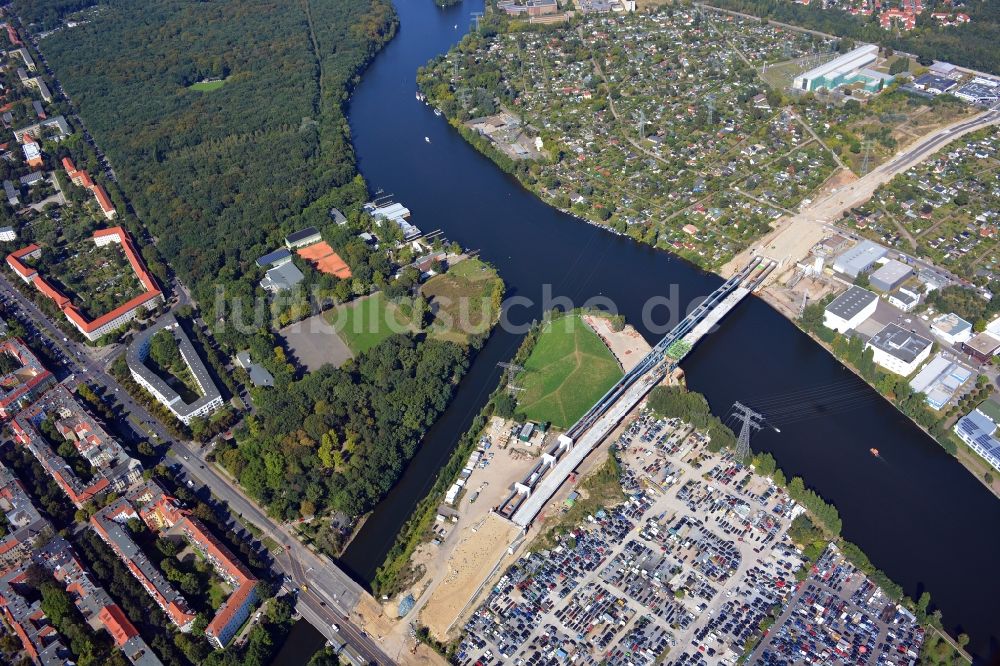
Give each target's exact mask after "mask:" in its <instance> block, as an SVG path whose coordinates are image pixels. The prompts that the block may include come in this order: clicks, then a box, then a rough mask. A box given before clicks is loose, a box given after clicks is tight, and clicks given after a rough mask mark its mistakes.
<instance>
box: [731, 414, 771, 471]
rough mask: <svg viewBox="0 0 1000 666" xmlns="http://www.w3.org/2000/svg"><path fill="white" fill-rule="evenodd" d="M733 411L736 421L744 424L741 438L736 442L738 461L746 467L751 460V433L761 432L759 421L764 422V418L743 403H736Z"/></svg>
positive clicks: (741, 428)
mask: <svg viewBox="0 0 1000 666" xmlns="http://www.w3.org/2000/svg"><path fill="white" fill-rule="evenodd" d="M733 411H734V412H736V413H735V417H736V420H738V421H742V422H743V425H742V426H740V435H739V438H738V439H737V441H736V460H737V461H738V462H739V463H740V464H742V465H746V464H748V462H749V460H750V431H751V430H760V423H758V421H763V420H764V417H763V415H761V414H758V413H757V412H755V411H754V410H752V409H750V408H749V407H747V406H746V405H744V404H743V403H742V402H736V403H734V404H733Z"/></svg>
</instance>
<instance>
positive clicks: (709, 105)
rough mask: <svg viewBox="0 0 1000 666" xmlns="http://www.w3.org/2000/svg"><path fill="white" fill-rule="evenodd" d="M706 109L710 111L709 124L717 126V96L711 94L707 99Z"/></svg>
mask: <svg viewBox="0 0 1000 666" xmlns="http://www.w3.org/2000/svg"><path fill="white" fill-rule="evenodd" d="M705 108H707V109H708V124H709V125H714V124H715V94H714V93H713V94H710V95H708V96H706V97H705Z"/></svg>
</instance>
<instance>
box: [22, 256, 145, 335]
mask: <svg viewBox="0 0 1000 666" xmlns="http://www.w3.org/2000/svg"><path fill="white" fill-rule="evenodd" d="M31 264H32V267H33V268H36V269H37V270H38V271H39V272H40V273H41V274H42V275H44V276H45V277H46V279H48V280H50V281H51V282H52V283H53V285H54V286H56V287H57V288H58V289H60V291H62V292H63V293H64V294H66V296H67V297H68V298H69V299H70V300H72V301H73V303H75V304H77V306H78V307H79V308H80V310H81V312H82V313H83V315H84V316H86V317H87V318H88V319H96V318H97V317H99V316H101V315H103V314H104V313H106V312H110V311H111V310H114V309H115V308H116V307H118V306H119V305H122V304H123V303H127V302H128V301H130V300H132V299H133V298H135V297H136V296H139V295H140V294H142V293H143V292H144V291H145V288H144V287H143V284H142V282H140V281H139V278H138V276H137V275H136V273H135V271H134V270H133V269H132V266H131V265H130V264H129V261H128V257H126V256H125V251H124V250H123V249H122V247H121V245H120V244H118V243H109V244H107V245H104V246H97V245H95V244H94V241H93V240H91V239H90V238H87V239H85V240H80V241H76V242H69V243H65V244H63V245H60V246H58V247H55V248H51V249H49V248H44V249H43V250H42V252H41V256H40V257H38V258H37V259H36V260H34V261H33V262H31Z"/></svg>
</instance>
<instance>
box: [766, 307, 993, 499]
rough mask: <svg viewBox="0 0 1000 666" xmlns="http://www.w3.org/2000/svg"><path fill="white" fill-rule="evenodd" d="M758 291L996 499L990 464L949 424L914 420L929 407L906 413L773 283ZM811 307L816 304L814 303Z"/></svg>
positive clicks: (986, 396)
mask: <svg viewBox="0 0 1000 666" xmlns="http://www.w3.org/2000/svg"><path fill="white" fill-rule="evenodd" d="M760 295H761V297H762V300H764V302H766V303H768V305H770V306H771V307H773V308H774V309H775V310H777V311H778V312H780V313H781V314H783V315H784V316H785V317H786V318H788V320H789V321H791V322H792V323H793V324H795V326H796V327H797V328H798V329H799V330H800V331H802V332H803V333H805V334H806V335H808V336H809V337H810V338H812V340H813V342H815V343H816V344H818V345H819V346H820V347H822V348H823V349H824V350H825V351H826V352H827V353H828V354H830V355H831V356H832V357H833V358H835V359H836V360H837V362H838V363H840V364H841V365H843V366H844V367H845V368H847V369H848V370H850V371H851V372H852V373H854V375H855V376H857V377H858V378H859V379H861V380H862V381H863V382H865V383H866V384H867V385H868V386H869V387H871V389H872V390H873V391H875V392H876V393H877V394H878V395H879V396H880V397H881V398H882V399H884V400H885V401H886V402H888V403H889V404H890V405H892V407H893V409H895V410H897V411H898V412H899V413H900V414H901V415H902V416H904V417H905V418H907V419H908V420H909V421H910V422H911V423H912V424H913V425H915V426H916V427H917V428H920V429H921V430H922V431H923V432H924V433H926V434H927V436H928V437H930V438H931V439H933V440H935V441H936V442H938V444H939V445H940V446H941V448H942V449H944V450H945V451H946V452H947V453H948V454H949V455H950V456H951V457H952V458H955V459H956V460H957V461H958V462H959V463H960V464H961V465H962V466H963V467H965V469H967V470H968V471H969V472H970V473H971V474H972V476H973V477H974V478H975V479H976V480H977V481H979V483H980V484H982V485H983V487H985V488H986V489H987V490H989V491H990V492H991V493H992V494H993V495H994V496H995V497H997V499H1000V487H998V486H1000V484H998V481H997V480H996V479H993V481H992V482H988V481H987V480H986V478H985V474H986V473H990V477H991V478H992V476H993V475H992V473H991V472H992V471H993V468H992V467H990V465H989V464H988V463H987V462H986V461H985V460H983V459H982V458H980V457H979V456H977V455H976V454H975V453H974V452H973V451H972V450H971V449H969V448H968V447H967V446H966V445H965V443H964V442H961V441H959V440H958V439H957V438H956V437H955V436H954V434H953V433H952V432H951V427H950V425H949V426H948V427H946V428H945V429H944V430H943V432H934V431H933V429H932V428H931V427H928V426H927V425H926V424H923V423H921V422H920V421H919V420H918V415H924V414H923V412H926V415H925V418H933V414H932V413H931V412H930V410H929V409H927V407H926V405H921V406H920V409H921V410H922V411H921V412H917V413H907V410H906V409H904V408H903V407H902V405H901V404H900V403H897V402H896V398H897V396H895V395H891V394H886V393H885V392H884V391H883V390H882V389H881V388H880V387H879V386H878V382H873V381H871V380H870V379H869V378H868V377H865V375H864V373H862V372H861V371H860V369H859V368H858V367H856V366H855V365H854V364H853V363H851V362H850V360H849V359H847V358H845V357H844V356H843V355H841V354H838V353H837V351H836V349H835V347H834V345H833V344H831V343H830V342H827V341H826V340H824V339H823V338H821V337H820V336H819V335H817V334H816V332H815V331H813V330H810V329H809V328H808V327H807V326H806V325H804V323H803V318H802V316H800V315H797V314H796V313H795V312H793V311H791V310H790V309H789V307H788V304H787V303H785V302H784V301H782V300H781V299H780V298H779V297H778V296H777V295H776V294H775V293H774V291H773V287H767V288H765V289H764V290H763V291H761V292H760ZM813 307H817V306H816V305H814V306H813ZM835 335H836V336H837V338H836V339H837V340H843V339H844V338H843V336H841V335H840V334H835ZM876 372H877V373H882V371H881V370H878V369H877V368H876ZM882 374H884V373H882ZM993 390H994V389H993V387H992V386H991V385H987V388H986V390H985V393H986V395H985V398H983V399H989V395H990V393H992V391H993ZM975 391H976V395H977V399H976V400H975V401H974V402H977V403H978V402H981V400H979V398H978V396H979V395H980V389H979V388H977V389H975ZM946 440H947V442H949V443H950V444H952V445H954V447H955V450H954V451H952V450H951V449H950V448H949V446H948V445H947V444H946Z"/></svg>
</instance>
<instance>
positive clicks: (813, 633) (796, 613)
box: [752, 545, 924, 666]
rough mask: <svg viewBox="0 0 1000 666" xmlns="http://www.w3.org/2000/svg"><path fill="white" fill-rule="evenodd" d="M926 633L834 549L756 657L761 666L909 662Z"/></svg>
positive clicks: (804, 585) (817, 564) (822, 561)
mask: <svg viewBox="0 0 1000 666" xmlns="http://www.w3.org/2000/svg"><path fill="white" fill-rule="evenodd" d="M923 639H924V630H923V629H922V628H921V627H920V625H919V624H917V621H916V618H915V617H914V616H913V615H912V614H911V613H910V612H909V611H907V610H906V609H904V608H901V607H899V606H898V605H897V604H895V603H894V602H893V601H892V600H891V599H889V598H888V597H887V596H886V595H885V593H884V592H883V591H882V590H881V589H880V588H879V587H877V586H876V585H875V584H874V583H872V582H871V581H870V580H869V579H868V578H867V577H866V576H865V575H864V574H863V573H861V572H860V571H858V570H857V569H856V568H855V567H854V566H853V565H851V563H850V562H848V561H847V560H845V559H844V557H843V556H842V555H841V553H840V551H839V550H837V548H836V547H835V546H833V545H831V546H830V547H828V548H827V549H826V552H824V553H823V555H822V557H821V558H820V559H819V561H817V563H816V565H815V566H814V567H813V569H812V572H811V575H810V576H809V578H807V579H806V580H805V582H804V583H803V584H802V585H801V586H800V587H799V589H798V590H797V591H796V593H795V595H794V596H793V597H792V599H791V601H790V602H789V604H788V605H787V607H786V608H785V609H784V611H783V612H782V614H781V617H780V618H779V619H778V622H777V623H775V625H774V628H773V629H772V631H771V633H770V634H768V636H767V637H766V639H765V640H764V641H762V643H761V645H760V646H759V647H758V648H757V650H756V651H755V653H754V659H753V660H752V663H761V664H793V663H795V664H800V663H804V664H871V665H875V664H878V665H879V666H881V665H884V664H910V663H913V660H915V659H916V658H917V654H918V653H919V651H920V645H921V644H922V643H923Z"/></svg>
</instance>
